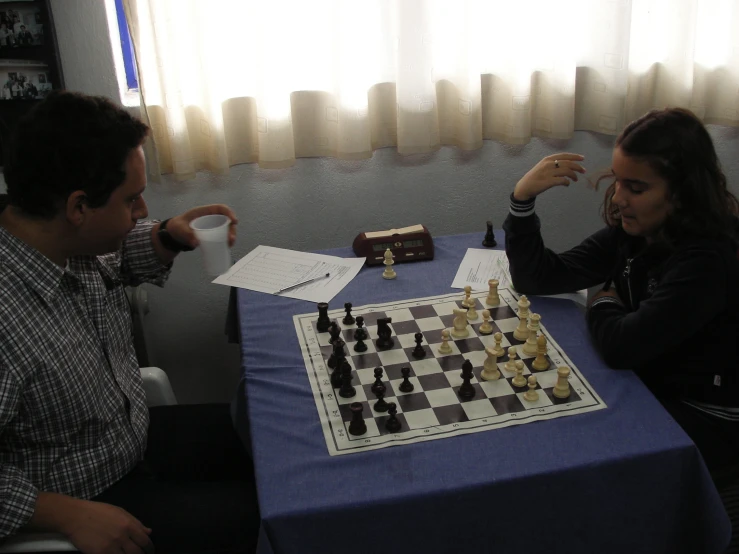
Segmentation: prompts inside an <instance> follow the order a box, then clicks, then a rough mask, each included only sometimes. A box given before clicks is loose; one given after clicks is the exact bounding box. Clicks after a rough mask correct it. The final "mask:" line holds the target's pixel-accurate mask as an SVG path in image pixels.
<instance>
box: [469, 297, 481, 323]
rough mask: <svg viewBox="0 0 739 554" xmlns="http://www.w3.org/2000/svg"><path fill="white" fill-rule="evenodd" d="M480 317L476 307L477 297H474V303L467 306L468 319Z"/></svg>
mask: <svg viewBox="0 0 739 554" xmlns="http://www.w3.org/2000/svg"><path fill="white" fill-rule="evenodd" d="M478 317H480V316H478V315H477V310H476V309H475V299H474V298H473V299H472V305H471V306H470V307H469V308H467V321H475V320H476V319H477V318H478Z"/></svg>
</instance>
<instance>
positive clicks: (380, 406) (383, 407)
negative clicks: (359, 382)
mask: <svg viewBox="0 0 739 554" xmlns="http://www.w3.org/2000/svg"><path fill="white" fill-rule="evenodd" d="M373 392H374V393H375V396H376V397H377V402H375V411H376V412H387V409H388V407H389V406H390V404H388V403H387V402H385V386H384V385H383V386H382V387H380V388H378V389H377V390H376V391H373Z"/></svg>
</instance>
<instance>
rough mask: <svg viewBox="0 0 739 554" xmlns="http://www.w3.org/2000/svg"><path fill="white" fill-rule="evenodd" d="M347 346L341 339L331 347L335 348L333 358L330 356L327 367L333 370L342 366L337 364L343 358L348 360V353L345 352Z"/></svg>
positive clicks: (332, 352) (332, 353)
mask: <svg viewBox="0 0 739 554" xmlns="http://www.w3.org/2000/svg"><path fill="white" fill-rule="evenodd" d="M345 344H346V343H345V342H344V341H343V340H341V339H339V340H337V341H336V342H335V343H333V344H332V345H331V346H332V347H333V350H332V351H331V356H329V358H328V362H326V365H327V366H328V367H330V368H331V369H335V368H337V367H341V364H338V363H336V362H338V361H339V360H340V359H341V358H346V351H345V350H344V345H345Z"/></svg>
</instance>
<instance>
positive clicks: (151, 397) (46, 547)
mask: <svg viewBox="0 0 739 554" xmlns="http://www.w3.org/2000/svg"><path fill="white" fill-rule="evenodd" d="M141 377H142V378H143V380H144V391H145V392H146V404H147V405H148V406H149V407H152V406H171V405H173V404H177V398H175V395H174V391H173V390H172V385H170V383H169V378H168V377H167V374H166V373H164V371H162V370H161V369H159V368H158V367H142V368H141ZM20 552H29V553H30V552H38V553H41V552H79V551H78V550H77V549H76V548H75V547H74V545H73V544H72V543H71V542H69V541H68V540H67V539H66V538H65V536H64V535H61V534H59V533H26V532H20V533H18V534H16V535H13V536H12V537H10V538H7V539H5V540H4V541H2V540H0V554H6V553H7V554H10V553H20Z"/></svg>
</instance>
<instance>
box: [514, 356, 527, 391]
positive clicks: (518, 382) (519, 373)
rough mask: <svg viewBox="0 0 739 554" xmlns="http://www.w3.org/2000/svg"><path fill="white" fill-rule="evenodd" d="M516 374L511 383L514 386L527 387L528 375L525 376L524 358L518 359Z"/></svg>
mask: <svg viewBox="0 0 739 554" xmlns="http://www.w3.org/2000/svg"><path fill="white" fill-rule="evenodd" d="M515 364H516V376H515V377H514V378H513V379H511V385H513V386H514V387H519V388H521V387H525V386H526V377H524V376H523V368H524V365H523V361H522V360H516V362H515Z"/></svg>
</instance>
